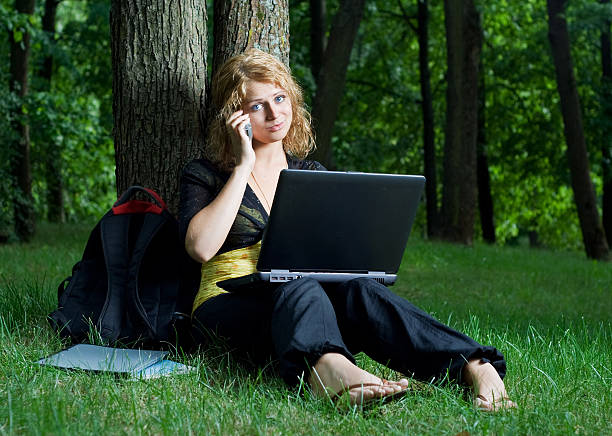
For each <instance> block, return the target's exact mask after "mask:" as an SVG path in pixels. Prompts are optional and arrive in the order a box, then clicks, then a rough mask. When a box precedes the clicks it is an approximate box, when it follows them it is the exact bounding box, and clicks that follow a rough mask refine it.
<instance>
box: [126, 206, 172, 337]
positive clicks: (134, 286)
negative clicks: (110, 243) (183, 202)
mask: <svg viewBox="0 0 612 436" xmlns="http://www.w3.org/2000/svg"><path fill="white" fill-rule="evenodd" d="M166 214H167V212H166V213H164V214H160V215H156V214H150V213H147V214H146V215H145V216H144V220H143V223H142V227H141V228H140V232H139V233H138V238H137V239H136V242H135V243H134V248H133V250H132V257H131V260H130V265H129V270H128V272H127V274H128V275H127V277H128V278H127V294H126V295H127V308H128V310H129V313H130V317H131V319H132V322H134V323H140V324H142V325H143V326H144V327H145V329H146V330H147V331H148V333H149V339H152V340H156V339H157V336H158V333H159V332H157V327H158V325H157V319H151V318H150V317H149V314H148V313H147V310H146V309H145V307H144V305H143V303H142V301H141V298H140V294H141V292H140V291H141V289H140V284H141V283H140V280H139V278H140V269H141V266H142V264H143V259H144V256H145V254H146V253H147V249H148V248H149V245H150V243H151V241H152V240H153V238H155V235H156V234H157V233H158V232H159V231H160V229H162V227H163V226H164V225H165V224H166V222H167V220H168V216H167V215H166ZM168 248H169V247H168ZM170 254H172V253H170ZM143 292H145V293H146V294H147V296H148V297H149V298H151V297H154V298H157V303H158V304H160V303H161V295H160V294H159V293H158V292H159V290H158V292H156V293H154V294H153V295H148V294H149V293H152V290H151V289H144V290H143ZM159 311H160V308H159V306H158V307H157V313H159Z"/></svg>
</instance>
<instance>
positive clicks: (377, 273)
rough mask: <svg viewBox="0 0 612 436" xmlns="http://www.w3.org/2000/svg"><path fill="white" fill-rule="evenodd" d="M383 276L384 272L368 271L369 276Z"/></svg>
mask: <svg viewBox="0 0 612 436" xmlns="http://www.w3.org/2000/svg"><path fill="white" fill-rule="evenodd" d="M385 274H386V273H385V272H384V271H368V275H369V276H384V275H385Z"/></svg>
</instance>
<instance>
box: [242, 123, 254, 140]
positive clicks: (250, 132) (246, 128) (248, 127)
mask: <svg viewBox="0 0 612 436" xmlns="http://www.w3.org/2000/svg"><path fill="white" fill-rule="evenodd" d="M244 131H245V132H246V134H247V136H248V137H249V140H250V141H252V140H253V128H252V127H251V123H246V125H245V126H244Z"/></svg>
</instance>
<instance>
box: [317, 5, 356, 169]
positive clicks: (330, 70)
mask: <svg viewBox="0 0 612 436" xmlns="http://www.w3.org/2000/svg"><path fill="white" fill-rule="evenodd" d="M364 4H365V0H342V2H341V3H340V9H339V10H338V12H337V13H336V16H335V17H334V22H333V24H332V28H331V31H330V34H329V40H328V41H327V47H326V48H325V56H324V57H323V64H322V65H321V70H320V71H319V75H318V77H317V92H316V94H315V97H314V100H313V103H312V118H313V123H314V130H315V136H316V140H317V149H316V151H315V152H314V154H313V158H314V159H316V160H318V161H319V162H321V163H322V164H323V165H325V166H326V167H327V168H330V169H333V168H335V164H334V160H333V155H332V134H333V130H334V123H335V122H336V117H337V115H338V108H339V107H340V101H341V100H342V96H343V95H344V83H345V80H346V70H347V67H348V64H349V60H350V58H351V51H352V48H353V43H354V42H355V37H356V36H357V30H358V29H359V23H360V22H361V17H362V16H363V7H364Z"/></svg>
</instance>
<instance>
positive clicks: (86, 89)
mask: <svg viewBox="0 0 612 436" xmlns="http://www.w3.org/2000/svg"><path fill="white" fill-rule="evenodd" d="M43 6H44V5H43V4H39V5H38V7H37V9H36V12H35V15H33V16H32V17H27V16H24V15H20V14H17V13H15V11H14V10H13V8H12V5H11V6H10V7H9V6H8V5H4V4H1V5H0V24H1V25H2V26H3V28H5V29H7V30H11V29H12V31H13V34H15V32H20V31H21V30H19V29H27V30H28V31H29V32H31V34H32V38H31V58H30V71H29V82H30V86H29V88H30V92H29V94H28V96H27V97H26V98H25V99H24V100H23V101H20V100H19V99H18V97H16V96H15V95H11V94H10V93H9V92H8V88H7V87H6V86H0V113H2V114H3V117H2V118H1V119H0V141H1V142H2V143H3V144H10V143H11V142H12V141H11V139H15V133H14V132H13V131H12V129H11V121H12V120H11V115H10V113H11V112H10V108H11V107H16V105H22V108H23V110H22V112H23V121H24V122H27V123H28V124H29V125H30V137H31V168H32V181H33V187H32V189H33V197H34V201H35V205H34V206H35V210H36V214H37V216H38V217H39V219H41V218H42V219H44V217H46V215H47V209H48V200H47V191H48V190H49V186H48V178H47V174H48V171H49V169H48V167H49V160H50V159H56V160H59V162H56V166H57V167H58V168H59V169H60V171H61V178H62V182H63V189H64V199H65V213H66V217H67V218H68V219H69V220H72V221H80V220H84V219H85V220H87V219H91V218H92V217H98V216H100V215H101V214H102V213H103V212H104V211H105V210H106V209H107V208H108V207H109V205H110V204H111V203H112V201H113V199H114V198H115V176H114V150H113V143H112V137H111V131H112V122H113V120H112V97H111V91H112V84H111V77H112V75H111V64H110V40H109V32H110V30H109V23H108V14H109V8H110V2H109V1H108V0H99V1H96V0H90V1H81V2H62V3H60V4H59V7H58V11H57V19H56V29H57V30H56V34H55V36H51V35H48V34H46V33H45V32H43V31H42V29H41V17H42V13H43ZM8 54H9V46H8V40H7V39H4V40H0V55H6V56H4V57H5V58H6V59H8V57H9V56H8ZM47 56H52V57H53V59H54V68H53V75H52V78H51V82H50V83H49V82H48V81H46V80H45V79H43V78H42V77H41V76H40V71H41V68H42V64H43V61H44V58H45V57H47ZM8 74H9V72H8V63H6V64H3V65H2V66H1V67H0V80H1V81H2V83H4V84H6V85H8V77H9V76H8ZM4 114H6V116H4ZM10 154H11V151H10V148H9V147H3V148H2V149H1V150H0V157H1V158H2V161H1V163H0V175H2V176H4V177H2V178H1V180H0V192H1V193H2V194H3V195H2V196H1V197H0V212H2V218H1V219H0V233H3V232H4V233H10V230H11V226H12V218H11V216H12V203H11V198H12V195H13V194H12V191H13V189H12V183H13V182H12V177H11V176H10V173H11V172H10V166H9V163H10Z"/></svg>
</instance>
